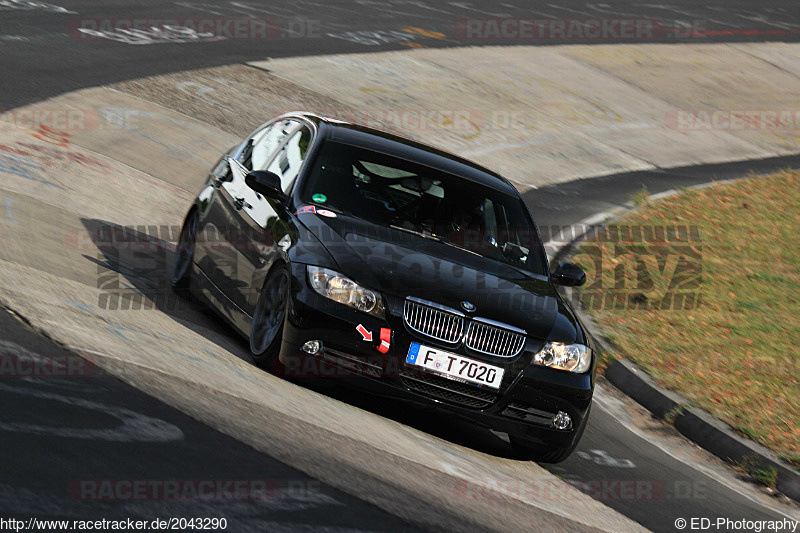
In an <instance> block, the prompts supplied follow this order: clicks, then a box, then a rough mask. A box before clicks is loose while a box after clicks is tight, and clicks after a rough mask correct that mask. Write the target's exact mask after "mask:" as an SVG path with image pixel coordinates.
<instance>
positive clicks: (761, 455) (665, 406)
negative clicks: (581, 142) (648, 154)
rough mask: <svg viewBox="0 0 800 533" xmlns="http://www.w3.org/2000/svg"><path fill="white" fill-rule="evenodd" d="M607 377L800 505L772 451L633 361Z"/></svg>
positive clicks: (595, 219) (608, 347)
mask: <svg viewBox="0 0 800 533" xmlns="http://www.w3.org/2000/svg"><path fill="white" fill-rule="evenodd" d="M736 179H739V178H733V179H727V180H724V181H717V182H711V183H708V184H701V185H695V186H693V187H690V188H689V189H690V190H691V189H698V188H704V187H707V186H709V185H713V184H715V183H727V182H731V181H736ZM677 194H679V192H678V191H676V190H670V191H665V192H663V193H660V194H658V195H654V196H653V197H651V198H656V197H657V198H656V199H660V198H664V197H668V196H674V195H677ZM634 209H635V207H634V206H633V205H632V204H626V205H625V206H620V207H617V208H616V209H614V210H611V211H607V212H603V213H599V214H596V215H594V216H592V217H590V218H589V219H586V220H584V221H582V222H581V223H579V224H577V225H578V226H586V227H587V228H588V229H587V231H586V232H585V233H583V234H581V235H579V236H577V237H576V238H574V239H571V240H569V241H566V242H565V241H563V240H562V239H559V238H558V237H557V238H556V239H554V240H553V241H551V242H550V243H548V244H546V245H545V248H546V249H548V250H549V249H552V248H554V247H553V246H549V247H548V245H550V244H554V243H559V242H563V244H561V245H560V246H557V249H555V250H554V253H553V256H552V257H551V261H560V260H566V259H568V258H569V257H570V256H571V255H573V254H574V253H575V251H576V250H577V248H578V245H579V244H580V242H581V241H583V240H584V239H586V238H587V237H588V236H590V235H591V234H592V233H593V232H594V231H595V230H597V229H599V228H601V227H603V226H605V225H606V224H607V223H608V222H610V221H613V220H616V219H618V218H619V217H620V216H622V215H623V214H625V213H627V212H630V211H632V210H634ZM570 301H571V302H575V303H573V310H574V311H575V313H576V314H577V315H578V317H579V318H580V320H581V322H582V323H583V324H584V326H585V327H586V329H587V330H588V331H589V334H590V335H591V336H592V337H593V338H594V340H595V341H596V342H597V343H598V344H599V345H600V347H601V349H602V350H603V351H604V352H608V353H610V352H615V351H618V350H616V348H615V347H614V346H613V344H612V343H611V342H610V341H609V340H608V339H607V338H606V337H605V335H604V334H603V332H602V330H601V329H600V327H599V326H598V325H597V324H596V323H595V321H594V320H593V319H592V317H591V316H589V315H588V314H587V313H586V312H585V311H584V309H583V308H582V306H581V305H580V301H579V300H577V299H574V298H570ZM604 376H605V377H606V379H608V381H609V382H611V383H612V384H613V385H614V386H615V387H616V388H618V389H619V390H620V391H622V392H623V393H625V394H626V395H627V396H629V397H630V398H631V399H633V400H634V401H636V403H638V404H639V405H641V406H642V407H644V408H645V409H647V410H648V411H650V412H651V413H652V414H653V416H655V417H656V418H659V419H661V420H665V421H667V422H670V423H672V424H673V425H674V426H675V428H676V429H677V430H678V431H679V432H680V433H681V434H682V435H683V436H684V437H686V438H688V439H689V440H691V441H692V442H694V443H695V444H697V445H699V446H700V447H701V448H703V449H705V450H707V451H709V452H711V453H713V454H714V455H716V456H717V457H719V458H720V459H723V460H724V461H727V462H728V463H730V464H733V465H736V466H745V468H746V469H747V470H748V471H749V472H752V471H756V470H767V469H774V470H775V471H776V472H777V479H776V488H777V489H778V490H779V491H780V492H782V493H783V494H785V495H786V496H788V497H789V498H791V499H793V500H795V501H798V502H800V472H798V471H797V469H795V468H794V467H792V465H790V464H788V463H787V462H786V461H784V460H782V459H781V458H780V457H778V455H777V454H775V453H774V452H773V451H772V450H769V449H767V448H765V447H764V446H762V445H760V444H758V443H756V442H754V441H752V440H750V439H747V438H744V437H742V436H740V435H738V434H737V433H736V432H735V431H734V430H733V428H732V427H731V426H729V425H728V424H726V423H725V422H723V421H721V420H718V419H717V418H715V417H714V416H712V415H711V414H710V413H708V412H706V411H704V410H702V409H699V408H697V407H693V406H692V405H691V403H690V402H689V400H687V399H686V398H684V397H683V396H681V395H680V394H678V393H676V392H673V391H671V390H667V389H665V388H663V387H660V386H658V385H657V384H656V382H655V380H653V378H652V377H651V376H650V375H649V374H648V373H647V372H645V371H644V370H643V369H641V368H639V366H638V365H636V363H634V362H633V361H630V360H628V359H625V358H620V359H617V360H615V361H614V362H613V363H611V365H609V367H608V368H607V369H606V371H605V373H604Z"/></svg>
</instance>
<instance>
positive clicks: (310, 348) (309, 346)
mask: <svg viewBox="0 0 800 533" xmlns="http://www.w3.org/2000/svg"><path fill="white" fill-rule="evenodd" d="M302 350H303V351H304V352H306V353H308V354H311V355H317V354H318V353H319V352H321V351H322V341H308V342H307V343H305V344H304V345H303V348H302Z"/></svg>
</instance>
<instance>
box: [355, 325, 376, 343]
mask: <svg viewBox="0 0 800 533" xmlns="http://www.w3.org/2000/svg"><path fill="white" fill-rule="evenodd" d="M356 331H357V332H359V333H360V334H361V337H363V338H362V340H365V341H367V342H370V341H372V332H371V331H370V330H368V329H367V328H365V327H364V326H362V325H361V324H359V325H358V326H357V327H356Z"/></svg>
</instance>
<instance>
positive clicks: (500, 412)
mask: <svg viewBox="0 0 800 533" xmlns="http://www.w3.org/2000/svg"><path fill="white" fill-rule="evenodd" d="M384 298H386V314H387V317H386V319H385V320H384V319H379V318H377V317H373V316H370V315H366V314H364V313H360V312H358V311H356V310H354V309H350V308H348V307H346V306H344V305H341V304H338V303H336V302H333V301H332V300H329V299H327V298H324V297H323V296H321V295H319V294H318V293H317V292H315V291H314V290H313V289H312V288H311V287H310V286H309V284H308V281H307V277H306V266H305V265H303V264H293V265H292V290H291V296H290V302H289V308H288V312H287V317H286V323H285V325H284V333H283V344H282V346H281V351H280V360H281V362H282V363H283V365H284V371H285V373H286V375H287V377H297V378H308V377H312V378H325V379H330V380H334V379H335V380H337V381H340V382H342V383H343V384H345V385H346V386H352V387H356V388H359V389H361V390H365V391H368V392H371V393H374V394H377V395H380V396H383V397H387V398H393V399H397V400H400V401H405V402H411V403H414V404H418V405H421V406H425V407H427V408H431V407H433V408H436V409H438V410H442V411H445V412H449V413H451V414H453V415H456V416H459V417H462V418H465V419H468V420H470V421H472V422H473V423H476V424H478V425H480V426H482V427H485V428H487V429H492V430H496V431H501V432H504V433H508V434H510V435H514V436H516V437H519V438H522V439H525V440H528V441H531V442H539V443H543V444H547V445H550V446H557V447H562V448H565V447H568V446H570V445H571V444H572V442H573V441H574V439H575V438H576V436H577V435H579V434H580V432H579V431H578V430H579V429H580V428H581V426H582V425H583V424H585V421H586V416H587V414H588V410H589V406H590V404H591V401H592V393H593V391H594V380H595V363H594V362H593V363H592V369H591V370H590V371H589V372H587V373H585V374H572V373H569V372H564V371H559V370H554V369H550V368H544V367H538V366H533V365H531V364H530V361H531V359H532V357H533V354H534V353H535V351H538V349H540V348H541V346H542V344H543V341H535V340H531V341H529V342H528V344H527V345H526V347H525V349H523V351H522V352H521V353H520V354H519V355H517V356H515V357H511V358H501V357H494V356H488V355H482V354H476V353H472V352H470V351H469V350H468V349H465V348H463V347H461V348H455V349H454V348H453V347H452V346H447V345H444V344H442V343H440V342H438V341H436V340H435V339H431V338H427V337H426V336H424V335H422V334H419V333H417V332H414V331H412V330H411V329H410V328H409V327H407V326H406V325H405V323H404V320H403V303H404V301H403V299H402V298H394V297H392V296H387V295H384ZM432 299H433V298H432ZM359 326H361V328H360V329H361V331H362V332H363V331H368V332H370V333H371V334H372V339H371V340H365V339H364V334H362V333H361V332H359V329H357V328H359ZM382 328H388V329H389V330H390V331H391V334H390V337H389V338H390V340H389V349H388V351H387V352H386V353H382V352H381V351H380V350H379V347H380V344H381V339H380V331H381V329H382ZM310 340H318V341H320V342H321V343H322V346H323V348H322V351H321V352H320V353H317V354H315V355H309V354H307V353H305V352H303V351H302V346H303V344H304V343H306V342H307V341H310ZM411 342H418V343H421V344H424V345H428V346H432V347H438V348H441V349H444V350H448V351H452V352H455V353H459V354H460V355H463V356H465V357H469V358H472V359H477V360H482V361H485V362H487V363H490V364H492V365H495V366H500V367H502V368H503V369H504V370H505V375H504V377H503V382H502V384H501V386H500V389H499V390H498V391H494V390H490V389H486V388H481V387H478V386H475V385H471V384H467V383H461V382H458V381H453V380H450V379H447V378H444V377H440V376H437V375H434V374H431V373H428V372H424V371H421V370H419V369H418V367H411V366H409V365H407V364H406V363H405V358H406V355H407V354H408V350H409V347H410V344H411ZM559 411H563V412H566V413H567V414H568V415H569V416H570V418H571V419H572V425H571V426H570V427H569V428H567V429H563V430H561V429H557V428H556V427H555V425H554V424H553V417H555V415H556V414H557V413H558V412H559Z"/></svg>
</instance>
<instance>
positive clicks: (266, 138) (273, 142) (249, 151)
mask: <svg viewBox="0 0 800 533" xmlns="http://www.w3.org/2000/svg"><path fill="white" fill-rule="evenodd" d="M298 126H299V123H298V122H297V121H296V120H282V121H279V122H276V123H274V124H271V125H269V126H267V127H265V128H263V129H261V130H260V131H258V132H256V134H255V135H253V137H251V138H250V139H248V141H247V145H246V146H245V148H244V150H242V153H241V154H240V155H239V157H238V159H239V162H240V163H241V164H242V165H244V166H245V168H247V170H266V169H267V165H268V164H269V162H270V161H272V158H273V156H274V154H275V152H276V151H277V150H278V147H279V146H280V145H281V143H282V142H283V141H284V139H286V137H288V136H289V135H290V134H291V133H292V132H293V131H295V130H296V129H297V127H298ZM270 170H271V169H270ZM279 175H280V174H279Z"/></svg>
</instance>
